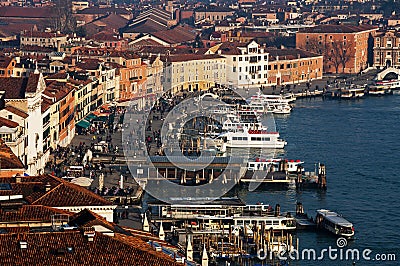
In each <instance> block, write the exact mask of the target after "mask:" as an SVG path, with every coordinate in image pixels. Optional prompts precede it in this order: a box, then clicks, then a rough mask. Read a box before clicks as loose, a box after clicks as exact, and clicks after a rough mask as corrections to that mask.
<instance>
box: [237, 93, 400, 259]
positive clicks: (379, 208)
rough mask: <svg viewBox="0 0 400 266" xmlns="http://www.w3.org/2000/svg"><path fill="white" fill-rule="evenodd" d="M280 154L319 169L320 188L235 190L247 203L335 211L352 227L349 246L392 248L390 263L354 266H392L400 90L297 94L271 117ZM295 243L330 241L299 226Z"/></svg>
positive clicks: (398, 238) (396, 237)
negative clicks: (331, 96) (356, 95)
mask: <svg viewBox="0 0 400 266" xmlns="http://www.w3.org/2000/svg"><path fill="white" fill-rule="evenodd" d="M276 125H277V129H278V131H279V132H280V133H281V137H282V138H284V139H286V140H287V142H288V145H287V147H286V148H285V156H286V158H289V159H301V160H304V161H305V162H306V164H305V166H306V168H308V169H309V170H311V171H313V170H314V163H315V162H318V161H319V162H322V163H325V164H326V167H327V182H328V190H327V191H326V192H318V191H315V190H305V191H302V192H296V191H295V190H284V189H282V190H264V191H254V192H246V191H244V190H242V191H240V196H241V197H242V198H243V199H244V200H245V201H246V202H247V203H249V204H251V203H257V202H264V203H269V204H273V205H274V204H276V203H279V204H280V205H281V209H282V210H283V211H286V210H294V209H295V204H296V201H300V202H302V203H303V205H304V208H305V211H306V212H307V213H309V214H312V216H314V217H315V210H317V209H319V208H326V209H330V210H335V211H337V212H339V213H340V214H342V215H343V216H344V217H345V218H347V219H348V220H349V221H351V222H352V223H353V224H354V226H355V230H356V231H355V232H356V235H355V236H356V239H355V240H354V241H352V242H350V243H349V247H350V248H358V249H359V250H360V252H361V251H362V249H364V248H369V249H371V250H372V251H373V252H372V253H371V254H370V257H374V256H375V254H377V253H395V254H396V258H397V262H385V263H384V262H377V261H373V262H367V261H365V260H360V261H358V262H357V263H356V265H400V229H399V227H400V202H399V201H400V144H399V141H400V96H397V95H392V96H385V97H376V98H373V97H368V98H365V99H361V100H356V101H343V100H342V101H339V100H323V99H321V98H317V99H303V100H298V101H297V102H296V104H295V109H294V111H293V112H292V114H291V115H289V116H285V117H283V116H282V117H277V118H276ZM298 236H299V238H300V249H302V248H316V249H323V248H328V246H329V245H331V246H332V247H336V238H335V237H334V236H331V235H329V234H323V233H315V232H300V233H298ZM290 265H352V261H340V260H335V261H330V260H328V259H325V260H323V261H319V262H316V261H302V262H291V263H290Z"/></svg>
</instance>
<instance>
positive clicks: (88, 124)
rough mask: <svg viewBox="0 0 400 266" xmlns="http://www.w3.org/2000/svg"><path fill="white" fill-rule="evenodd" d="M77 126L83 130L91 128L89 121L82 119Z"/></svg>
mask: <svg viewBox="0 0 400 266" xmlns="http://www.w3.org/2000/svg"><path fill="white" fill-rule="evenodd" d="M76 125H77V126H78V127H82V128H88V127H90V123H89V122H88V121H86V120H85V119H82V120H81V121H79V122H78V123H76Z"/></svg>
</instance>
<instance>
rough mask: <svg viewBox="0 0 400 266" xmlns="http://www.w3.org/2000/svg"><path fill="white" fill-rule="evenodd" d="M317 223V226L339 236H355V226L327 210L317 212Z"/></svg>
mask: <svg viewBox="0 0 400 266" xmlns="http://www.w3.org/2000/svg"><path fill="white" fill-rule="evenodd" d="M315 222H316V224H317V227H319V228H322V229H325V230H327V231H329V232H331V233H333V234H335V235H337V236H341V237H352V236H354V227H353V224H352V223H350V222H349V221H347V220H346V219H345V218H343V217H342V216H340V215H339V214H337V213H336V212H333V211H330V210H325V209H321V210H317V216H316V218H315Z"/></svg>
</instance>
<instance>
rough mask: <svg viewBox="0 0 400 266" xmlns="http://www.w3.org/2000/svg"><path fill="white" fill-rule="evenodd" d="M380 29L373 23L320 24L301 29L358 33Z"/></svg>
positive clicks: (304, 31)
mask: <svg viewBox="0 0 400 266" xmlns="http://www.w3.org/2000/svg"><path fill="white" fill-rule="evenodd" d="M373 29H378V28H377V27H376V26H372V25H359V26H352V25H330V24H328V25H318V26H316V27H312V28H304V29H300V30H299V32H300V33H357V32H362V31H367V30H373Z"/></svg>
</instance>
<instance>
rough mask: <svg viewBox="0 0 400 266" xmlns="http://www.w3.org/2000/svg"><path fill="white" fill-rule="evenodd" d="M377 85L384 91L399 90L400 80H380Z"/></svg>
mask: <svg viewBox="0 0 400 266" xmlns="http://www.w3.org/2000/svg"><path fill="white" fill-rule="evenodd" d="M375 85H376V86H380V87H382V88H383V89H384V90H396V89H397V90H398V89H400V80H398V79H391V80H378V81H376V82H375Z"/></svg>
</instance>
